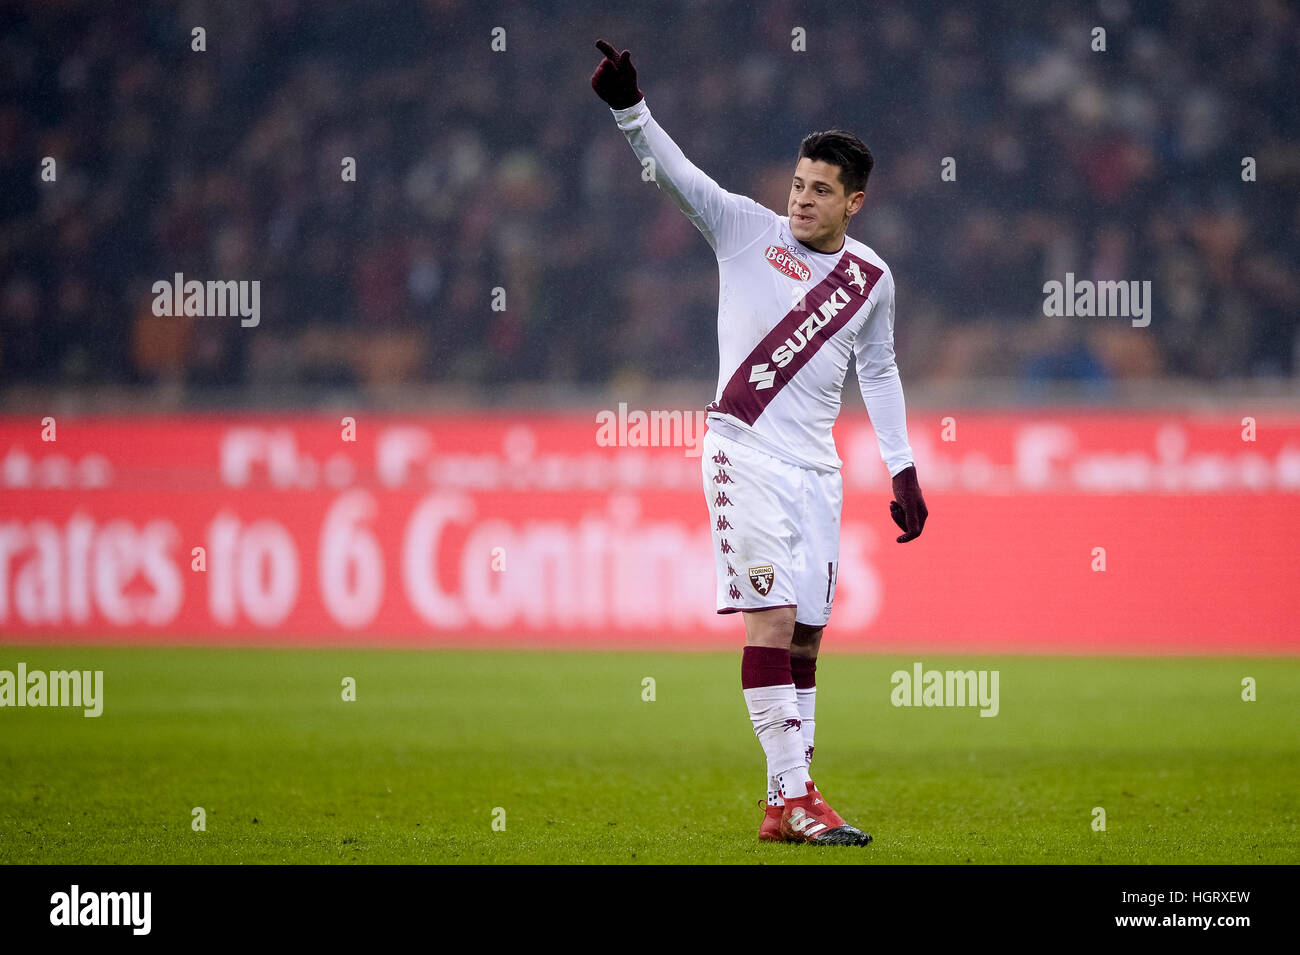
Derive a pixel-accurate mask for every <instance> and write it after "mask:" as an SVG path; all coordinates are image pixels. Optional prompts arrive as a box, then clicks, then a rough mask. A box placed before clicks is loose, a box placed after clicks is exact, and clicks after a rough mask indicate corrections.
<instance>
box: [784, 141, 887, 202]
mask: <svg viewBox="0 0 1300 955" xmlns="http://www.w3.org/2000/svg"><path fill="white" fill-rule="evenodd" d="M805 156H806V157H807V158H809V159H811V160H812V161H813V162H824V163H830V164H831V165H832V166H839V167H840V182H841V183H842V184H843V186H844V194H845V195H846V196H851V195H853V194H854V193H855V192H865V191H866V188H867V177H868V176H870V175H871V167H872V166H874V165H875V164H876V160H875V157H873V156H872V155H871V150H870V149H868V148H867V144H866V143H864V142H863V141H862V140H860V139H858V137H856V136H854V135H853V134H852V133H850V132H848V131H847V130H843V129H830V130H827V131H826V132H822V133H809V134H808V135H807V136H805V137H804V138H803V142H802V143H800V144H799V155H798V156H796V157H795V162H798V161H799V160H800V159H803V158H804V157H805Z"/></svg>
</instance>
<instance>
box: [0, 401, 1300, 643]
mask: <svg viewBox="0 0 1300 955" xmlns="http://www.w3.org/2000/svg"><path fill="white" fill-rule="evenodd" d="M700 424H701V422H700V421H699V420H698V419H697V417H696V415H695V413H694V412H690V413H685V414H680V413H673V414H672V415H669V414H659V415H656V416H654V417H651V416H649V415H645V416H638V413H637V412H635V411H633V412H628V411H627V409H626V408H620V409H618V411H616V412H613V411H607V412H599V413H598V412H592V413H590V414H578V413H568V414H563V415H543V414H535V413H520V412H513V413H501V414H497V415H482V414H479V415H473V416H470V415H461V416H423V417H421V416H401V417H396V416H390V417H385V416H367V415H362V416H357V417H355V418H347V419H344V418H342V417H340V416H329V417H325V416H289V417H283V416H274V415H253V416H243V417H236V416H219V417H199V416H189V417H183V418H156V419H153V418H112V417H96V418H64V417H61V416H55V417H54V418H48V419H44V420H42V419H39V418H31V419H26V418H22V419H20V418H15V417H9V418H2V419H0V642H5V643H100V642H103V643H136V644H146V643H161V644H224V643H230V644H265V645H287V644H307V645H321V646H324V645H392V646H511V647H524V646H555V647H629V648H631V647H636V648H675V649H677V648H710V649H719V648H731V647H735V646H738V645H739V644H740V642H741V634H742V633H743V625H742V622H741V621H740V620H739V618H738V617H736V616H731V615H727V616H721V615H718V614H716V613H715V612H714V603H713V601H714V580H713V573H714V571H713V558H712V551H711V544H710V537H709V528H708V525H707V522H706V519H707V511H706V507H705V503H704V492H703V481H702V475H701V465H702V462H701V459H700V457H699V439H700V437H701V436H702V432H701V431H700V429H699V425H700ZM909 429H910V433H911V438H912V443H913V448H914V451H915V453H916V461H917V469H918V473H919V475H920V479H921V485H922V488H923V489H924V491H925V494H926V501H927V503H928V505H929V508H930V520H929V523H928V524H927V525H926V529H925V533H924V535H923V536H922V537H921V538H919V539H918V540H916V541H914V542H911V543H909V544H906V545H899V544H896V543H895V542H894V537H895V536H896V534H897V533H898V532H897V530H896V529H895V527H894V524H893V523H892V521H891V520H890V518H889V513H888V507H887V504H888V500H889V480H888V475H887V474H886V472H885V469H884V466H883V464H882V463H881V461H880V458H879V453H878V450H877V447H876V442H875V437H874V433H873V432H872V430H871V427H870V424H869V423H868V422H867V421H866V420H865V418H862V417H860V416H858V417H853V418H850V416H849V414H848V413H847V412H846V414H845V416H844V417H843V418H842V419H841V422H840V424H839V425H838V426H837V428H836V439H837V444H838V447H839V450H840V454H841V456H842V458H843V459H844V472H843V473H844V489H845V495H844V498H845V502H844V515H843V530H842V542H841V553H840V565H839V575H838V583H837V586H836V603H835V610H834V613H833V614H832V617H831V621H830V624H829V625H828V626H827V629H826V636H825V640H826V644H825V645H826V647H827V649H829V648H831V647H836V648H839V649H851V650H860V651H875V650H880V651H913V650H915V651H918V652H924V651H943V650H952V651H962V652H978V651H989V652H1020V651H1023V652H1055V653H1148V652H1155V653H1270V654H1275V653H1287V654H1293V653H1296V652H1298V651H1300V545H1298V544H1297V540H1300V416H1292V417H1285V418H1281V417H1275V418H1270V417H1269V416H1267V415H1265V416H1260V417H1258V418H1257V419H1250V420H1249V421H1247V422H1245V423H1243V419H1242V417H1241V416H1222V415H1221V416H1214V417H1197V416H1191V415H1187V414H1183V413H1141V414H1111V415H1102V414H1094V413H1075V412H1035V413H1034V414H1032V415H1028V414H991V413H976V412H956V413H953V414H950V415H941V414H937V413H935V414H925V415H917V414H913V415H912V417H911V419H910V421H909Z"/></svg>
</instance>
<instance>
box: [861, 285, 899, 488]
mask: <svg viewBox="0 0 1300 955" xmlns="http://www.w3.org/2000/svg"><path fill="white" fill-rule="evenodd" d="M881 278H882V284H883V285H884V286H885V287H884V288H883V289H882V290H881V294H880V297H879V298H878V299H877V300H876V304H875V306H874V307H873V308H872V310H871V315H870V316H869V317H868V319H867V322H866V324H865V325H863V326H862V329H861V331H859V332H858V337H857V338H856V339H855V340H854V343H853V351H854V354H855V355H856V357H857V365H858V384H859V386H860V387H861V388H862V400H863V402H865V403H866V406H867V415H868V416H869V417H870V418H871V426H872V427H873V428H875V431H876V443H877V444H878V445H879V446H880V457H881V459H882V460H883V461H884V462H885V466H886V467H887V468H889V476H890V477H893V476H894V475H895V474H897V473H898V472H899V471H902V470H903V469H905V468H906V467H907V466H908V465H910V464H911V463H912V448H911V445H909V444H908V441H907V405H906V403H905V402H904V400H903V381H902V379H901V378H900V377H899V375H898V366H897V365H896V364H895V363H894V277H893V275H892V274H891V273H890V272H889V271H888V270H886V271H885V274H884V275H883V276H882V277H881Z"/></svg>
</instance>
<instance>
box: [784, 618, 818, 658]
mask: <svg viewBox="0 0 1300 955" xmlns="http://www.w3.org/2000/svg"><path fill="white" fill-rule="evenodd" d="M821 642H822V628H821V627H810V626H809V625H808V624H806V623H796V624H795V625H794V634H793V635H792V636H791V638H790V644H791V646H793V647H798V648H799V649H801V650H805V651H809V650H810V651H812V653H813V654H814V655H815V654H816V653H817V648H818V647H819V646H820V645H821Z"/></svg>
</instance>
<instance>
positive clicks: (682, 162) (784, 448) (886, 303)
mask: <svg viewBox="0 0 1300 955" xmlns="http://www.w3.org/2000/svg"><path fill="white" fill-rule="evenodd" d="M611 112H613V114H614V118H615V119H616V120H617V121H618V126H619V129H621V130H623V133H624V135H626V136H627V140H628V142H629V143H630V144H631V146H632V149H633V151H634V152H635V153H636V155H637V158H639V159H641V160H642V163H643V165H645V160H647V159H652V160H653V161H654V166H653V174H654V179H655V182H656V183H657V184H658V186H659V188H660V189H661V190H662V191H663V192H664V193H666V194H667V195H668V196H669V197H670V198H672V200H673V201H674V202H675V203H676V204H677V205H678V207H679V208H680V209H681V210H682V211H683V212H684V213H686V216H687V217H688V218H689V219H690V220H691V222H693V223H694V224H695V227H696V228H697V229H699V230H700V232H702V233H703V234H704V237H705V238H706V239H707V240H708V242H709V245H711V246H712V247H713V251H714V253H715V254H716V255H717V258H718V278H719V289H718V354H719V373H718V391H717V397H716V399H715V400H714V402H713V403H712V404H711V405H709V409H708V411H709V414H708V418H709V428H710V429H712V430H716V431H718V432H719V433H720V434H723V435H726V436H727V437H730V438H732V439H733V440H735V441H739V442H740V443H742V444H746V445H749V446H750V447H755V448H758V449H759V450H762V451H766V452H767V453H768V454H771V455H772V456H774V457H777V458H780V459H781V460H783V461H787V462H789V463H791V464H796V465H799V466H801V467H805V468H815V469H817V470H823V471H833V470H836V469H838V468H839V467H840V463H841V462H840V458H839V455H838V454H837V453H836V451H835V439H834V437H833V435H832V433H831V428H832V426H833V425H834V424H835V419H836V418H837V417H838V416H839V413H840V402H841V391H842V389H843V384H844V379H845V376H846V374H847V372H848V368H849V362H850V358H851V357H855V358H856V362H857V375H858V383H859V385H860V386H861V388H862V397H863V400H864V401H865V402H866V406H867V413H868V414H869V415H870V417H871V423H872V426H873V427H874V428H875V432H876V440H877V442H878V444H879V446H880V454H881V457H882V459H883V460H884V462H885V465H886V466H887V467H888V468H889V473H890V475H891V476H893V475H895V474H897V473H898V472H899V471H901V470H903V469H904V468H906V467H907V466H908V465H910V464H911V463H912V449H911V447H910V446H909V445H908V440H907V421H906V417H905V408H904V402H903V386H902V382H901V381H900V380H899V377H898V368H897V366H896V365H895V363H894V279H893V276H892V275H891V274H890V272H889V266H887V265H886V264H885V262H884V260H883V259H881V258H880V256H878V255H876V253H875V252H874V251H872V250H871V249H870V248H868V247H867V246H866V245H863V244H862V243H861V242H859V241H857V240H856V239H852V238H849V237H848V236H847V235H846V236H845V238H844V245H843V247H842V248H841V249H840V250H839V251H838V252H833V253H829V254H827V253H821V252H817V251H816V250H814V249H810V248H808V247H807V246H805V245H803V244H802V243H800V242H799V241H798V240H797V239H796V238H795V237H794V235H793V234H792V233H791V232H790V220H789V217H788V216H779V215H777V214H776V213H775V212H773V211H772V210H771V209H768V208H766V207H764V206H761V205H759V204H758V203H757V202H755V201H754V200H752V199H749V198H747V197H746V196H741V195H736V194H735V193H731V192H727V191H726V190H725V189H723V188H722V187H720V186H719V185H718V184H717V183H716V182H714V181H713V180H712V179H710V178H709V177H708V176H706V175H705V174H704V173H703V172H701V171H700V170H699V169H698V168H696V167H695V166H694V165H693V164H692V163H691V162H690V160H688V159H687V158H686V157H685V156H684V155H683V154H682V151H681V149H680V148H678V146H677V144H676V143H674V142H673V141H672V139H671V138H669V136H668V134H667V133H665V132H664V131H663V129H662V128H661V127H660V126H659V124H658V123H657V122H656V121H655V120H654V118H653V117H652V116H651V115H650V110H649V107H647V105H646V101H645V100H644V99H642V100H641V102H639V103H637V104H636V105H635V106H630V107H628V108H627V109H616V110H611Z"/></svg>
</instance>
